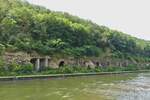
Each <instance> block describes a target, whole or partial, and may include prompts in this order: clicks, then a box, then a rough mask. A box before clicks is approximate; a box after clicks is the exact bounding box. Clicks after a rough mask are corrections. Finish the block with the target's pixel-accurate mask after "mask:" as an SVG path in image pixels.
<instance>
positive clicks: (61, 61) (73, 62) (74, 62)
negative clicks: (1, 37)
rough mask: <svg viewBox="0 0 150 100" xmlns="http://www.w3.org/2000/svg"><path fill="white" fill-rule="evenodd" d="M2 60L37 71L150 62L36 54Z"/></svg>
mask: <svg viewBox="0 0 150 100" xmlns="http://www.w3.org/2000/svg"><path fill="white" fill-rule="evenodd" d="M2 58H3V60H4V61H5V63H6V64H11V63H17V64H26V63H32V64H33V65H34V67H35V68H36V69H37V70H40V69H43V67H51V68H59V67H63V66H65V65H67V66H81V67H90V68H95V67H110V66H112V67H126V66H129V65H136V66H138V67H143V66H150V62H136V61H130V60H125V59H111V58H105V59H103V58H78V59H77V58H74V57H65V58H56V57H49V56H41V55H38V54H27V53H24V52H17V53H5V54H4V55H3V57H2Z"/></svg>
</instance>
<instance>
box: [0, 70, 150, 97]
mask: <svg viewBox="0 0 150 100" xmlns="http://www.w3.org/2000/svg"><path fill="white" fill-rule="evenodd" d="M0 100H150V73H139V74H120V75H119V74H118V75H98V76H83V77H70V78H57V79H40V80H21V81H0Z"/></svg>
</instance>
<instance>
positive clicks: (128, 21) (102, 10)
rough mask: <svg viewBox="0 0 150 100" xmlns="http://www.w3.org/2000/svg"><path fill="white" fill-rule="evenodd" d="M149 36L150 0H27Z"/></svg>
mask: <svg viewBox="0 0 150 100" xmlns="http://www.w3.org/2000/svg"><path fill="white" fill-rule="evenodd" d="M27 1H29V2H30V3H33V4H36V5H42V6H44V7H46V8H48V9H50V10H53V11H63V12H68V13H70V14H72V15H75V16H79V17H81V18H84V19H87V20H91V21H93V22H95V23H97V24H99V25H104V26H108V27H109V28H111V29H115V30H119V31H122V32H125V33H127V34H130V35H132V36H135V37H138V38H141V39H145V40H150V0H27Z"/></svg>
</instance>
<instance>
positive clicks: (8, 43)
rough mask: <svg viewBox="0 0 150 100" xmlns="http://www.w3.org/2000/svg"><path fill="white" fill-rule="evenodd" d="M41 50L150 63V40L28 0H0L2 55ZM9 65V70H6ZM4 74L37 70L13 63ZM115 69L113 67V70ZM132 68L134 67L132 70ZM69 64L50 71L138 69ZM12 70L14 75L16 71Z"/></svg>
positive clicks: (0, 67) (66, 54)
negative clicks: (97, 67) (74, 65)
mask: <svg viewBox="0 0 150 100" xmlns="http://www.w3.org/2000/svg"><path fill="white" fill-rule="evenodd" d="M17 51H24V52H27V53H32V52H37V53H39V54H43V55H50V56H55V55H60V56H74V57H76V58H79V57H101V58H105V57H111V58H122V59H128V60H134V61H137V62H150V42H149V41H145V40H141V39H137V38H135V37H132V36H130V35H127V34H124V33H122V32H119V31H116V30H111V29H109V28H107V27H105V26H99V25H97V24H95V23H93V22H91V21H88V20H84V19H81V18H78V17H76V16H72V15H70V14H68V13H64V12H54V11H50V10H48V9H46V8H44V7H40V6H36V5H32V4H29V3H28V2H26V1H25V0H0V55H2V54H3V53H4V52H17ZM7 67H8V69H6V68H7ZM7 67H6V68H4V66H3V61H1V60H0V74H1V75H3V74H7V73H9V72H13V73H14V74H20V73H23V74H27V73H33V72H32V69H33V66H32V65H16V64H14V65H13V64H12V65H10V66H7ZM111 68H112V69H111ZM130 68H131V69H130ZM130 68H127V69H126V68H125V69H124V68H123V69H122V68H121V69H120V68H117V69H116V68H115V67H110V68H108V69H106V68H105V69H86V68H78V67H77V68H76V67H75V68H72V67H65V68H59V69H57V70H55V69H51V70H48V71H46V72H47V73H65V72H67V73H72V72H86V71H87V72H90V71H110V70H111V71H114V70H128V69H130V70H134V68H135V67H134V68H133V67H131V66H130ZM132 68H133V69H132ZM13 73H11V74H13Z"/></svg>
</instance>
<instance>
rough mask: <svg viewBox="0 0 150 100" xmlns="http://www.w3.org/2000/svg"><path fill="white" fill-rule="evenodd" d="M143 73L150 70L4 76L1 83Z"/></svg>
mask: <svg viewBox="0 0 150 100" xmlns="http://www.w3.org/2000/svg"><path fill="white" fill-rule="evenodd" d="M142 72H150V70H139V71H118V72H92V73H70V74H49V75H23V76H2V77H0V81H10V80H31V79H49V78H63V77H77V76H92V75H111V74H124V73H142Z"/></svg>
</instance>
